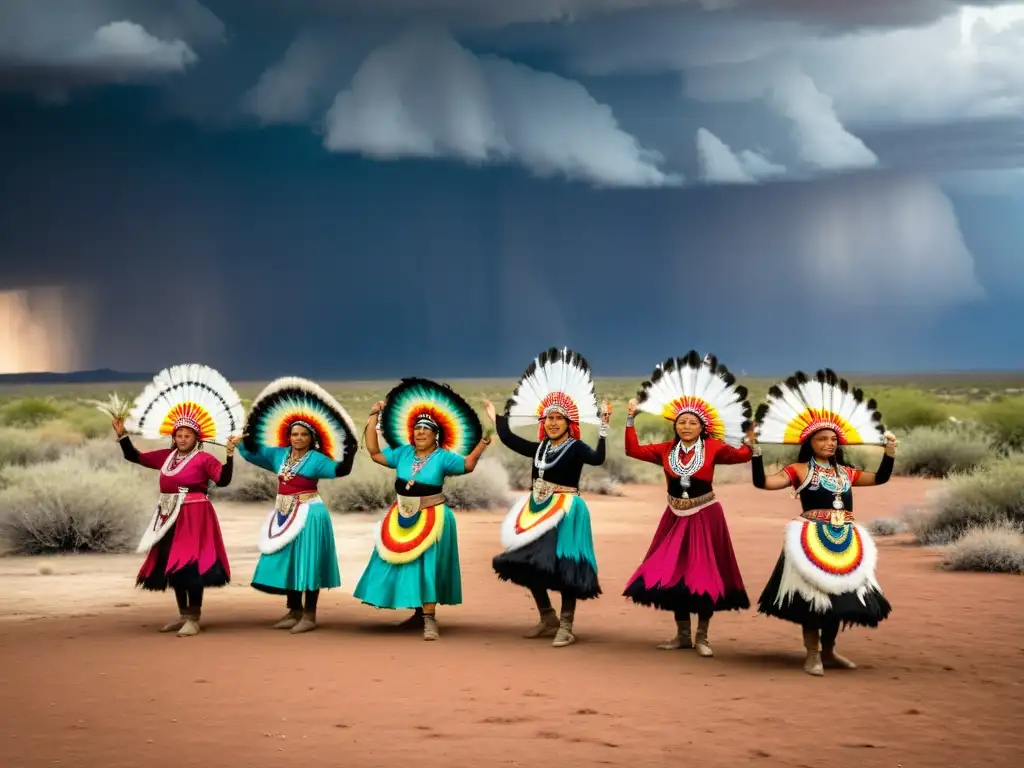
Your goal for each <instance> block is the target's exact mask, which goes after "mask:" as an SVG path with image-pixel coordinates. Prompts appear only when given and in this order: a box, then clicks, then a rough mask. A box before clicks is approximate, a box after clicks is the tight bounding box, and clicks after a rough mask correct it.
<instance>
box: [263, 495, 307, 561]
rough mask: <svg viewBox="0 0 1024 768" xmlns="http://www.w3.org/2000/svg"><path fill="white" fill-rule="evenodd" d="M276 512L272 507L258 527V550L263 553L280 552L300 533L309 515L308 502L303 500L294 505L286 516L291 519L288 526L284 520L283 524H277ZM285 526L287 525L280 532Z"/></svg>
mask: <svg viewBox="0 0 1024 768" xmlns="http://www.w3.org/2000/svg"><path fill="white" fill-rule="evenodd" d="M277 512H278V511H277V509H276V508H275V509H272V510H271V511H270V514H269V515H267V517H266V519H265V520H264V521H263V527H262V528H260V542H259V550H260V552H262V553H263V554H264V555H272V554H273V553H275V552H280V551H281V550H282V549H284V548H285V547H287V546H288V545H289V544H291V543H292V542H293V541H295V538H296V537H297V536H298V535H299V534H300V533H302V529H303V528H305V527H306V519H307V518H308V517H309V502H308V501H304V502H302V503H301V504H296V505H295V509H293V510H292V513H291V515H289V517H288V520H290V521H291V525H290V526H288V521H285V525H278V524H277ZM285 526H288V527H287V529H285V530H284V531H283V532H282V529H284V528H285Z"/></svg>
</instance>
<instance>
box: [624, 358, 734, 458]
mask: <svg viewBox="0 0 1024 768" xmlns="http://www.w3.org/2000/svg"><path fill="white" fill-rule="evenodd" d="M636 400H637V403H638V410H639V411H642V412H643V413H652V414H654V415H656V416H663V417H664V418H666V419H668V420H669V421H671V422H675V420H676V419H678V418H679V417H680V416H681V415H682V414H684V413H692V414H693V415H694V416H696V417H697V418H698V419H700V421H701V423H702V424H703V425H704V429H705V431H706V432H707V434H708V436H709V437H713V438H714V439H716V440H722V441H724V442H726V443H728V444H729V445H731V446H733V447H739V445H740V444H741V443H742V442H743V437H744V436H745V434H746V431H747V428H748V427H749V426H750V417H751V415H752V413H753V411H752V409H751V407H750V403H749V402H747V389H746V387H741V386H737V385H736V377H735V376H733V375H732V374H731V373H729V370H728V369H727V368H726V367H725V366H724V365H720V364H719V363H718V360H717V358H715V356H714V355H707V356H706V357H704V358H703V359H701V357H700V355H698V354H697V353H696V352H695V351H693V350H691V351H690V352H688V353H687V354H686V356H685V357H670V358H669V359H668V360H666V361H665V362H663V363H660V364H659V365H658V366H657V367H656V368H655V369H654V373H652V374H651V378H650V381H645V382H644V383H643V384H642V385H641V386H640V391H639V392H638V393H637V396H636Z"/></svg>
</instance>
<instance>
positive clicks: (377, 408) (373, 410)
mask: <svg viewBox="0 0 1024 768" xmlns="http://www.w3.org/2000/svg"><path fill="white" fill-rule="evenodd" d="M385 405H387V402H386V401H385V400H378V401H377V402H376V403H374V404H373V405H371V406H370V415H371V416H376V415H377V414H378V413H380V412H381V410H383V408H384V406H385Z"/></svg>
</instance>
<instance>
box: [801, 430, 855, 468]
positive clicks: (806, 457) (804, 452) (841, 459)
mask: <svg viewBox="0 0 1024 768" xmlns="http://www.w3.org/2000/svg"><path fill="white" fill-rule="evenodd" d="M826 430H828V431H829V432H835V430H834V429H828V427H823V428H822V429H819V430H817V431H815V432H812V433H811V434H809V435H808V436H807V437H806V438H805V439H804V441H803V442H802V443H800V453H798V454H797V457H796V463H797V464H807V463H809V462H810V460H811V459H812V458H814V447H813V446H812V445H811V440H813V439H814V436H815V435H817V434H818V433H819V432H824V431H826ZM828 463H829V464H831V465H832V466H835V467H845V466H846V457H845V456H843V446H842V445H837V446H836V452H835V454H834V455H833V456H832V457H831V458H830V459H829V460H828Z"/></svg>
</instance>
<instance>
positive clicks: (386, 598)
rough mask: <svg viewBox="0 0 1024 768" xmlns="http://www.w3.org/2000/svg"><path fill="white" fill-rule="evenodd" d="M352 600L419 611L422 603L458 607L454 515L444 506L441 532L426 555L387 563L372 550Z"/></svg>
mask: <svg viewBox="0 0 1024 768" xmlns="http://www.w3.org/2000/svg"><path fill="white" fill-rule="evenodd" d="M353 596H354V597H355V598H356V599H357V600H361V601H362V602H364V603H366V604H367V605H372V606H374V607H375V608H391V609H403V608H420V607H421V606H423V605H424V604H426V603H438V604H439V605H461V604H462V571H461V570H460V568H459V534H458V530H457V529H456V527H455V514H454V513H453V512H452V511H451V509H450V508H449V507H448V505H447V504H445V505H444V528H443V530H442V533H441V536H440V538H439V539H438V540H437V542H435V543H434V545H433V546H431V547H430V548H429V549H428V550H427V551H426V552H424V553H423V554H422V555H420V556H419V557H418V558H416V559H415V560H413V561H412V562H409V563H403V564H401V565H396V564H394V563H389V562H387V561H386V560H384V559H383V558H381V556H380V555H379V554H378V552H377V549H376V547H375V548H374V550H373V553H372V554H371V555H370V562H369V563H368V564H367V565H366V570H364V571H363V575H362V578H360V579H359V583H358V584H357V585H356V588H355V591H354V592H353Z"/></svg>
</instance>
